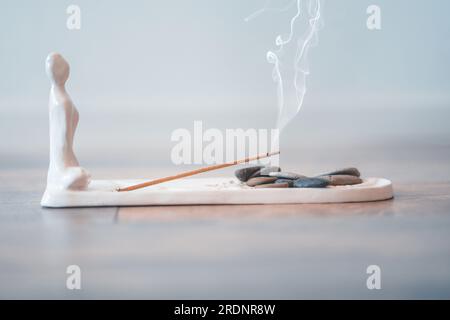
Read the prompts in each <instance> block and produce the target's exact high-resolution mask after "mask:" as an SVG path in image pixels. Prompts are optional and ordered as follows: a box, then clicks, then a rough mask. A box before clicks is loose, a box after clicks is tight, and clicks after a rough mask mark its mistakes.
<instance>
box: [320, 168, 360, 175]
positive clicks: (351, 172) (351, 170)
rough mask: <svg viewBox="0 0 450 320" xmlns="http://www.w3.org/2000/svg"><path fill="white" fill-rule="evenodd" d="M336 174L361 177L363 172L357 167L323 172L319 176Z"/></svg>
mask: <svg viewBox="0 0 450 320" xmlns="http://www.w3.org/2000/svg"><path fill="white" fill-rule="evenodd" d="M336 175H348V176H355V177H360V176H361V173H360V172H359V170H358V169H356V168H344V169H339V170H336V171H332V172H330V173H325V174H321V175H320V176H319V177H321V176H336Z"/></svg>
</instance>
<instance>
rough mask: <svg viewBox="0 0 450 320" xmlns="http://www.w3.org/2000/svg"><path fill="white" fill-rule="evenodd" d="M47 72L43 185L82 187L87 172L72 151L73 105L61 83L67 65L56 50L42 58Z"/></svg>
mask: <svg viewBox="0 0 450 320" xmlns="http://www.w3.org/2000/svg"><path fill="white" fill-rule="evenodd" d="M46 71H47V75H48V76H49V78H50V80H51V84H52V86H51V89H50V98H49V119H50V165H49V169H48V176H47V184H48V186H51V187H56V188H59V189H85V188H86V187H87V186H88V185H89V182H90V174H89V172H87V171H86V170H85V169H84V168H82V167H80V164H79V163H78V160H77V158H76V156H75V153H74V152H73V138H74V135H75V130H76V128H77V125H78V117H79V115H78V111H77V109H76V108H75V105H74V104H73V102H72V100H71V99H70V96H69V94H68V93H67V92H66V88H65V84H66V81H67V79H68V78H69V71H70V66H69V64H68V63H67V61H66V60H65V59H64V58H63V57H62V56H61V55H60V54H58V53H51V54H49V56H48V57H47V61H46Z"/></svg>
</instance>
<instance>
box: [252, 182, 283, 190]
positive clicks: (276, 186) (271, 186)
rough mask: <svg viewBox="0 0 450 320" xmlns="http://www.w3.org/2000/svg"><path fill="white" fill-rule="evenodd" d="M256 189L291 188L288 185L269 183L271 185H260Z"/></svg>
mask: <svg viewBox="0 0 450 320" xmlns="http://www.w3.org/2000/svg"><path fill="white" fill-rule="evenodd" d="M255 188H258V189H262V188H289V184H288V183H269V184H260V185H257V186H255Z"/></svg>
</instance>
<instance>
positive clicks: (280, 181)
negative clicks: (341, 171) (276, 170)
mask: <svg viewBox="0 0 450 320" xmlns="http://www.w3.org/2000/svg"><path fill="white" fill-rule="evenodd" d="M275 183H287V184H288V186H289V188H292V187H293V186H294V180H291V179H277V180H276V181H275Z"/></svg>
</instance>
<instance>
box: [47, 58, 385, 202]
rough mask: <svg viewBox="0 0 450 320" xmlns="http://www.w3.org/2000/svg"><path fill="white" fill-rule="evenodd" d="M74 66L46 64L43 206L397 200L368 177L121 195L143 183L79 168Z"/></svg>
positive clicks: (191, 182)
mask: <svg viewBox="0 0 450 320" xmlns="http://www.w3.org/2000/svg"><path fill="white" fill-rule="evenodd" d="M69 69H70V68H69V64H68V63H67V62H66V60H64V58H63V57H62V56H61V55H60V54H57V53H52V54H50V55H49V56H48V58H47V61H46V70H47V74H48V76H49V78H50V80H51V89H50V100H49V119H50V165H49V169H48V176H47V188H46V190H45V193H44V196H43V197H42V201H41V205H42V206H44V207H53V208H61V207H103V206H148V205H196V204H199V205H200V204H202V205H205V204H296V203H299V204H300V203H343V202H364V201H377V200H387V199H391V198H392V197H393V189H392V183H391V182H390V181H389V180H387V179H382V178H368V179H363V183H361V184H358V185H352V186H332V187H327V188H320V189H318V188H286V189H284V188H274V189H257V188H251V187H248V186H246V185H244V184H242V183H240V182H239V181H238V180H237V179H235V178H185V179H180V180H174V181H170V182H166V183H162V184H158V185H154V186H150V187H147V188H143V189H139V190H134V191H127V192H118V191H117V189H118V188H120V187H126V186H130V185H135V184H139V183H142V182H144V181H143V180H92V181H91V180H90V174H89V173H88V172H87V171H86V170H85V169H83V168H82V167H80V165H79V162H78V160H77V158H76V156H75V153H74V151H73V148H72V146H73V140H74V135H75V130H76V127H77V124H78V119H79V116H78V111H77V109H76V108H75V105H74V104H73V103H72V100H71V99H70V96H69V95H68V93H67V92H66V89H65V82H66V81H67V79H68V77H69Z"/></svg>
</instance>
